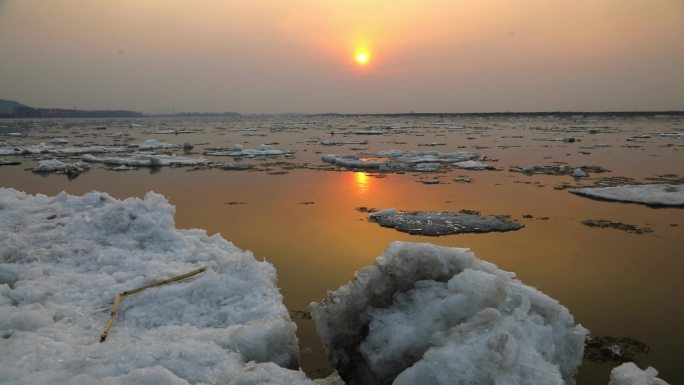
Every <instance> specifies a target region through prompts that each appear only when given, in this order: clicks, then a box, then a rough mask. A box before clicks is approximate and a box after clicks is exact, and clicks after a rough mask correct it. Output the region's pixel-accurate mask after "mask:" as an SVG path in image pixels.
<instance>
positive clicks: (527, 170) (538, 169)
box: [508, 164, 609, 178]
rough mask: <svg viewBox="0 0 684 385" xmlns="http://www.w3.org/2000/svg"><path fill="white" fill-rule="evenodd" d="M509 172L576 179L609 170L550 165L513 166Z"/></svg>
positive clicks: (598, 167) (592, 167)
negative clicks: (568, 176) (565, 176)
mask: <svg viewBox="0 0 684 385" xmlns="http://www.w3.org/2000/svg"><path fill="white" fill-rule="evenodd" d="M508 171H511V172H520V173H523V174H528V175H532V174H544V175H571V176H573V177H575V178H586V177H588V176H589V173H590V172H591V173H596V174H600V173H604V172H608V171H609V170H606V169H605V168H603V167H601V166H579V167H571V166H568V165H565V164H556V165H550V166H527V167H519V166H513V167H511V168H509V169H508Z"/></svg>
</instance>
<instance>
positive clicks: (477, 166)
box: [454, 160, 495, 170]
mask: <svg viewBox="0 0 684 385" xmlns="http://www.w3.org/2000/svg"><path fill="white" fill-rule="evenodd" d="M454 166H456V167H458V168H463V169H466V170H493V169H495V167H493V166H492V165H489V164H487V163H484V162H478V161H476V160H466V161H465V162H458V163H454Z"/></svg>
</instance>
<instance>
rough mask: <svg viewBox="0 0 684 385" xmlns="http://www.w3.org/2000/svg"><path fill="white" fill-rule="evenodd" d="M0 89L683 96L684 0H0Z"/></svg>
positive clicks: (97, 95)
mask: <svg viewBox="0 0 684 385" xmlns="http://www.w3.org/2000/svg"><path fill="white" fill-rule="evenodd" d="M360 50H366V52H367V53H368V54H369V56H370V60H369V62H368V63H367V64H365V65H360V64H358V63H356V62H355V61H354V55H355V54H356V53H358V52H359V51H360ZM0 98H5V99H15V100H18V101H20V102H23V103H25V104H28V105H31V106H41V107H65V108H71V107H77V108H81V109H100V108H120V109H132V110H138V111H151V110H155V109H172V108H174V109H175V110H176V111H238V112H243V113H249V112H266V113H269V112H270V113H278V112H409V111H411V110H414V111H416V112H475V111H549V110H551V111H557V110H584V111H598V110H668V109H679V110H684V0H439V1H438V0H290V1H285V0H194V1H190V0H185V1H179V0H117V1H112V0H0Z"/></svg>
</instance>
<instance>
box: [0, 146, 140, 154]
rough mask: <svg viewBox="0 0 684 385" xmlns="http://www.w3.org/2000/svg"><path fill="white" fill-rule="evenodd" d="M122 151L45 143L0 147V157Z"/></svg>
mask: <svg viewBox="0 0 684 385" xmlns="http://www.w3.org/2000/svg"><path fill="white" fill-rule="evenodd" d="M124 151H128V149H127V148H126V147H116V146H88V147H64V146H63V145H48V144H45V143H39V144H32V145H27V146H3V147H0V155H34V154H96V153H108V152H124Z"/></svg>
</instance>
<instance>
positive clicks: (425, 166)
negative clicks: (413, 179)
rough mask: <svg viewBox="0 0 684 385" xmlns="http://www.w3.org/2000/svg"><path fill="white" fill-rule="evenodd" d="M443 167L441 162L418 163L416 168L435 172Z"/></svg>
mask: <svg viewBox="0 0 684 385" xmlns="http://www.w3.org/2000/svg"><path fill="white" fill-rule="evenodd" d="M441 167H442V164H441V163H418V164H417V165H416V166H415V168H414V169H415V170H416V171H422V172H435V171H439V169H440V168H441Z"/></svg>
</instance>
